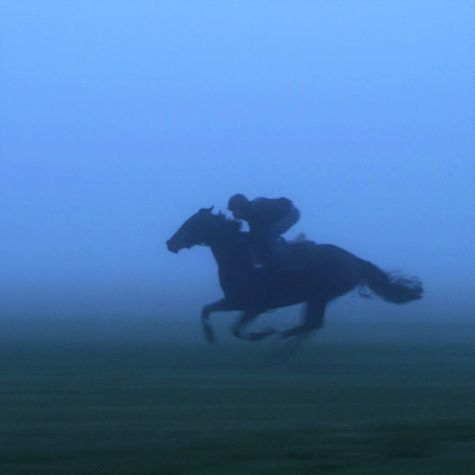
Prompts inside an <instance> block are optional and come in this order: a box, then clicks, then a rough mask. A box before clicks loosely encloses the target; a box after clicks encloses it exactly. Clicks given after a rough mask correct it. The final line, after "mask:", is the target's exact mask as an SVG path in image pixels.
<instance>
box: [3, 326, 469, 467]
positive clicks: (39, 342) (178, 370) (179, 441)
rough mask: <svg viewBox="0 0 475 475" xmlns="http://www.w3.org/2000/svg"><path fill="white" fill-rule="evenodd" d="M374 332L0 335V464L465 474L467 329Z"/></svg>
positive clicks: (467, 435)
mask: <svg viewBox="0 0 475 475" xmlns="http://www.w3.org/2000/svg"><path fill="white" fill-rule="evenodd" d="M355 328H356V327H355ZM101 331H103V332H104V328H102V329H101ZM415 331H417V330H415ZM470 331H472V335H473V329H471V330H470ZM335 334H336V333H335ZM373 335H374V338H373V340H372V338H365V339H361V338H352V337H351V331H350V332H349V333H348V334H346V336H345V337H342V338H324V337H320V338H319V337H316V338H314V339H312V341H310V342H308V343H307V344H306V345H305V346H304V347H303V348H297V347H294V346H292V343H290V345H287V344H281V343H275V342H274V343H268V344H262V343H259V344H253V343H247V342H236V343H232V342H231V341H225V342H221V343H220V344H218V345H215V346H214V347H208V346H206V345H205V344H204V342H201V341H200V340H198V339H196V340H193V341H180V339H177V340H176V341H174V342H171V341H168V342H167V340H166V338H164V339H163V340H155V339H154V338H153V337H150V338H148V339H146V338H145V339H137V338H135V337H134V336H133V335H129V337H127V338H116V337H115V336H114V335H111V336H110V338H109V337H108V336H107V335H103V338H96V339H95V340H94V338H91V339H89V340H88V339H87V338H83V339H80V338H79V339H78V340H74V341H73V340H71V339H69V340H68V339H67V338H66V339H64V338H61V336H60V335H59V334H55V335H52V336H51V338H45V337H44V334H43V337H42V338H30V339H22V338H9V339H8V341H7V338H6V337H4V340H3V342H2V349H1V350H0V383H1V384H0V421H1V424H0V474H1V475H27V474H35V475H41V474H45V475H46V474H48V475H56V474H58V475H59V474H61V475H63V474H68V475H74V474H78V475H79V474H81V475H84V474H88V475H95V474H98V475H99V474H100V475H109V474H110V475H112V474H113V475H125V474H133V475H146V474H147V475H152V474H160V475H167V474H170V475H171V474H182V475H188V474H189V475H192V474H193V475H200V474H203V475H204V474H206V475H212V474H216V475H217V474H246V475H251V474H256V475H257V474H269V475H270V474H275V475H277V474H282V475H283V474H318V473H322V474H326V473H329V474H330V473H331V474H348V475H350V474H352V475H353V474H375V475H376V474H381V473H384V474H385V475H392V474H410V475H413V474H424V475H426V474H440V475H448V474H450V475H457V474H466V475H469V474H473V473H475V378H474V376H475V348H474V345H473V344H472V339H471V338H469V337H467V335H465V337H464V338H449V337H444V334H443V333H442V334H441V335H442V336H441V337H440V338H430V339H428V338H426V339H421V340H420V341H418V340H417V339H414V338H412V339H410V340H409V339H405V338H402V337H401V335H399V336H398V337H394V338H380V335H377V334H376V333H374V334H373ZM91 340H92V341H91Z"/></svg>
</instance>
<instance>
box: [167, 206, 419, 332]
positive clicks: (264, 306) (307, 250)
mask: <svg viewBox="0 0 475 475" xmlns="http://www.w3.org/2000/svg"><path fill="white" fill-rule="evenodd" d="M240 226H241V223H240V222H239V221H235V220H230V219H227V218H226V217H225V216H224V215H223V214H221V213H219V214H213V213H212V207H211V208H205V209H201V210H200V211H199V212H198V213H196V214H194V215H193V216H192V217H191V218H189V219H188V220H187V221H185V223H184V224H183V225H182V226H181V227H180V229H178V231H177V232H176V233H175V234H174V235H173V236H172V237H171V238H170V239H169V240H168V241H167V247H168V249H169V250H170V251H171V252H174V253H176V252H178V251H179V250H180V249H183V248H190V247H192V246H195V245H205V246H209V247H210V248H211V251H212V253H213V255H214V258H215V259H216V262H217V264H218V269H219V281H220V284H221V287H222V289H223V292H224V298H223V299H221V300H218V301H216V302H213V303H211V304H209V305H205V306H204V307H203V310H202V312H201V319H202V324H203V329H204V332H205V336H206V338H207V339H208V340H209V341H213V340H214V333H213V330H212V329H211V326H210V324H209V315H210V314H211V312H217V311H229V310H242V311H243V313H242V315H241V317H240V318H239V319H238V320H237V322H236V323H235V324H234V325H233V327H232V333H233V334H234V335H235V336H237V337H239V338H245V339H248V340H261V339H262V338H265V337H267V336H269V335H271V334H272V333H274V330H271V329H269V330H266V331H262V332H253V333H252V332H244V331H243V329H244V327H245V326H246V325H247V324H248V323H249V322H251V321H252V320H253V319H255V318H256V317H257V316H258V315H260V314H261V313H263V312H265V311H267V310H270V309H275V308H278V307H285V306H288V305H294V304H297V303H301V302H305V303H306V309H305V313H304V319H303V322H302V324H300V325H298V326H295V327H293V328H290V329H289V330H285V331H283V332H281V334H280V335H281V337H282V338H287V337H290V336H294V335H301V334H305V333H308V332H310V331H312V330H317V329H319V328H321V327H322V326H323V316H324V313H325V308H326V306H327V304H328V302H330V301H331V300H333V299H336V298H337V297H340V296H342V295H344V294H346V293H347V292H350V291H351V290H352V289H354V288H356V287H358V288H359V289H360V291H361V292H360V293H361V295H362V296H364V297H369V296H370V295H371V294H370V292H368V290H367V289H370V290H371V291H372V293H374V294H376V295H378V296H379V297H381V298H382V299H384V300H386V301H387V302H392V303H397V304H401V303H405V302H410V301H412V300H417V299H420V298H421V297H422V294H423V289H422V284H421V282H420V281H419V279H417V278H405V277H400V276H396V275H393V274H389V273H386V272H384V271H382V270H381V269H379V268H378V267H376V266H375V265H374V264H371V263H370V262H368V261H365V260H363V259H360V258H359V257H356V256H355V255H353V254H351V253H350V252H348V251H345V250H344V249H341V248H339V247H337V246H333V245H331V244H315V243H314V242H312V241H301V242H296V243H288V244H287V256H286V261H287V263H288V265H286V266H285V267H284V268H283V269H281V270H279V271H276V272H274V273H270V272H268V271H266V270H264V269H262V268H258V267H256V266H255V265H254V260H253V253H252V249H251V246H250V243H249V233H247V232H242V231H241V230H240Z"/></svg>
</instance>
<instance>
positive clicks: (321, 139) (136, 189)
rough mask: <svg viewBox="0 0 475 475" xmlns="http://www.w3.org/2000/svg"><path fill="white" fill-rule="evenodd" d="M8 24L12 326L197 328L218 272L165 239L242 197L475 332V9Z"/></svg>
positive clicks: (97, 7)
mask: <svg viewBox="0 0 475 475" xmlns="http://www.w3.org/2000/svg"><path fill="white" fill-rule="evenodd" d="M1 16H2V20H1V23H2V33H1V38H2V50H1V65H2V67H1V73H0V94H1V101H2V107H1V111H0V125H1V126H0V130H1V149H0V151H1V157H0V216H1V231H0V262H1V266H0V289H1V290H0V292H1V297H2V298H1V302H2V304H1V305H2V308H3V310H4V312H7V313H21V312H22V311H24V310H27V311H28V312H30V313H31V312H33V311H34V310H35V308H36V309H38V310H39V311H40V312H45V311H47V312H48V311H51V312H55V313H61V312H63V313H64V314H65V315H66V314H67V313H71V312H73V313H74V312H81V311H89V310H91V309H94V310H95V311H97V312H98V313H102V314H105V313H108V312H111V310H112V309H113V311H120V310H121V309H123V311H124V312H126V311H130V310H134V309H140V308H143V309H144V310H147V312H148V313H155V314H157V318H158V316H159V315H160V318H165V314H166V315H167V316H171V317H172V318H174V317H173V315H172V314H176V315H177V316H178V315H180V316H183V317H184V316H185V315H188V310H189V309H192V308H195V307H196V306H197V307H199V306H201V304H202V303H205V302H207V301H209V300H212V299H214V298H217V297H219V296H220V295H221V290H220V289H219V287H218V282H217V277H216V268H215V264H214V262H213V261H212V259H211V256H210V254H209V251H208V250H207V249H201V248H195V249H193V250H191V251H186V252H182V253H181V254H179V255H178V256H175V255H172V254H171V253H168V252H167V250H166V248H165V241H166V239H168V238H169V237H170V236H171V234H172V233H173V232H175V230H176V229H177V228H178V226H179V225H180V224H181V223H182V222H183V221H184V220H185V219H186V218H188V217H189V216H190V215H191V214H192V213H194V212H195V211H196V210H197V209H199V208H201V207H204V206H210V205H213V204H214V205H215V207H216V209H221V210H225V208H226V203H227V199H228V198H229V196H230V195H232V194H233V193H235V192H242V193H245V194H247V195H248V196H249V197H251V198H253V197H256V196H270V197H278V196H287V197H289V198H291V199H292V200H293V201H294V203H295V204H296V206H297V207H298V208H299V209H300V211H301V216H302V217H301V221H300V222H299V223H297V225H296V226H295V227H294V228H293V230H291V231H290V232H289V237H292V236H293V235H296V234H297V233H298V232H305V233H306V234H307V236H308V237H309V238H311V239H314V240H316V241H317V242H329V243H334V244H337V245H339V246H342V247H344V248H346V249H348V250H350V251H351V252H353V253H355V254H356V255H358V256H360V257H362V258H365V259H368V260H370V261H371V262H374V263H375V264H376V265H378V266H380V267H382V268H384V269H388V270H393V269H395V270H401V271H403V272H405V273H406V274H408V275H417V276H419V277H420V278H421V279H422V280H423V282H424V285H425V288H426V296H425V298H424V300H423V301H422V302H418V303H417V304H414V305H412V306H407V307H405V308H400V309H398V310H397V312H398V314H399V315H403V314H404V313H406V312H409V313H414V314H416V313H419V314H427V315H428V316H429V317H428V318H434V319H440V318H458V317H459V316H465V317H467V316H469V315H470V314H471V312H472V310H473V308H474V304H475V301H474V296H473V292H472V291H471V280H472V270H473V268H474V265H475V255H474V253H473V252H472V248H473V242H474V238H475V220H474V219H473V218H474V215H475V213H474V210H475V199H474V187H473V180H474V177H475V161H474V151H475V145H474V139H473V126H474V96H475V95H474V84H473V73H474V59H473V55H472V52H473V51H472V49H473V44H474V33H473V28H472V25H473V21H472V20H473V19H474V8H473V5H472V4H471V2H464V1H460V2H455V3H453V4H450V5H449V4H448V3H447V2H443V1H439V2H423V1H422V2H416V3H414V4H409V3H407V2H389V3H385V4H384V5H382V4H381V5H378V4H377V2H370V1H358V2H355V3H354V4H353V5H351V6H350V5H346V4H345V3H341V2H337V3H331V2H312V3H307V2H297V3H292V5H290V4H287V3H286V2H263V3H259V4H253V3H249V2H243V3H240V4H220V3H216V2H206V1H205V2H199V4H198V3H196V4H194V3H184V2H156V3H155V2H136V3H134V4H133V5H132V4H131V3H130V2H120V1H119V2H113V3H112V2H100V3H97V2H95V3H94V2H89V1H85V2H79V3H74V4H72V3H68V2H66V3H64V2H55V1H51V2H47V3H44V2H42V3H41V4H40V3H36V2H2V5H1ZM353 304H354V305H355V311H360V312H361V311H362V310H361V309H362V308H363V307H361V305H362V304H361V303H359V302H358V301H357V299H356V300H355V301H352V303H351V304H349V306H347V307H351V306H353ZM183 306H186V308H187V312H182V311H181V310H182V308H183ZM364 308H365V309H368V312H371V306H370V305H365V307H364ZM358 309H359V310H358ZM197 310H198V308H197ZM379 310H381V311H383V308H382V307H381V308H380V309H378V312H379ZM365 311H366V310H365ZM384 311H388V312H391V311H392V309H390V308H389V306H388V307H387V308H386V309H385V310H384ZM190 317H192V316H191V315H190ZM193 317H194V315H193Z"/></svg>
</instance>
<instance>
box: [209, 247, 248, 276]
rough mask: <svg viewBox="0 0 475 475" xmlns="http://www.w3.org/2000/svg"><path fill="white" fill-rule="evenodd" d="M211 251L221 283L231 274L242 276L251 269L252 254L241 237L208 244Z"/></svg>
mask: <svg viewBox="0 0 475 475" xmlns="http://www.w3.org/2000/svg"><path fill="white" fill-rule="evenodd" d="M210 248H211V252H212V253H213V256H214V258H215V260H216V263H217V264H218V269H219V276H220V280H221V283H222V284H223V283H224V282H223V279H224V280H227V279H230V278H231V276H234V277H236V276H243V275H246V274H249V273H251V272H252V271H253V266H252V256H251V253H250V250H249V247H248V246H247V245H246V242H245V241H244V239H243V238H241V239H229V240H226V239H221V240H219V241H217V242H213V243H211V244H210ZM233 280H234V279H233Z"/></svg>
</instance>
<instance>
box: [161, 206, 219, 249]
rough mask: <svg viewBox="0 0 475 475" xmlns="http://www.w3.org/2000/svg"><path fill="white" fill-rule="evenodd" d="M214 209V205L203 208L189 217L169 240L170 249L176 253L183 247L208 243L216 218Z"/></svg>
mask: <svg viewBox="0 0 475 475" xmlns="http://www.w3.org/2000/svg"><path fill="white" fill-rule="evenodd" d="M212 210H213V207H212V206H211V208H202V209H200V210H199V211H198V212H197V213H195V214H194V215H193V216H192V217H191V218H189V219H187V220H186V221H185V222H184V223H183V224H182V226H180V229H178V231H177V232H176V233H175V234H174V235H173V236H172V237H171V238H170V239H169V240H168V241H167V247H168V250H169V251H171V252H175V253H176V252H178V251H179V250H180V249H183V248H187V249H189V248H190V247H193V246H196V245H198V244H207V243H208V242H209V238H210V230H211V227H212V224H213V222H214V221H215V219H216V215H215V214H213V213H212Z"/></svg>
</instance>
